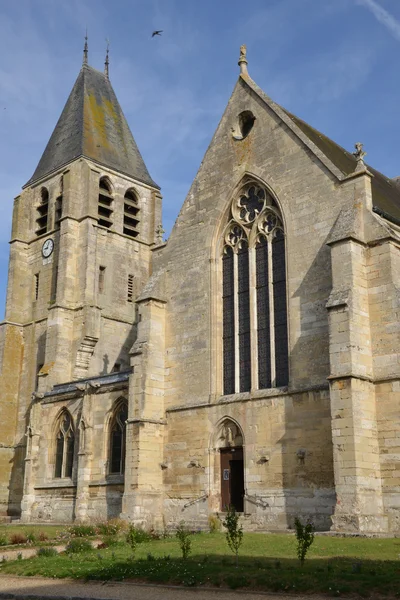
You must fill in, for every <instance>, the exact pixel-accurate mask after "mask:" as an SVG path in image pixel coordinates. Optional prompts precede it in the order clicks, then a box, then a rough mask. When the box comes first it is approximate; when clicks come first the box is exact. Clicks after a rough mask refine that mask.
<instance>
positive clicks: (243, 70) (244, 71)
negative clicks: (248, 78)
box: [238, 44, 248, 75]
mask: <svg viewBox="0 0 400 600" xmlns="http://www.w3.org/2000/svg"><path fill="white" fill-rule="evenodd" d="M246 53H247V48H246V45H245V44H242V45H241V46H240V56H239V62H238V65H239V67H240V74H241V75H247V74H248V73H247V64H248V63H247V58H246Z"/></svg>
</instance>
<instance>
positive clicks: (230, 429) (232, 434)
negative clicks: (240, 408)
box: [219, 421, 243, 448]
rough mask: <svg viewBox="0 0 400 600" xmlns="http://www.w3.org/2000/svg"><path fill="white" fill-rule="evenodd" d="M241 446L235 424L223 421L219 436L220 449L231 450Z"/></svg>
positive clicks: (240, 437)
mask: <svg viewBox="0 0 400 600" xmlns="http://www.w3.org/2000/svg"><path fill="white" fill-rule="evenodd" d="M242 444H243V440H242V435H241V433H240V431H239V429H238V427H237V425H235V423H233V422H232V421H225V422H224V423H223V425H222V426H221V433H220V436H219V446H220V447H221V448H231V447H235V446H238V447H239V446H241V445H242Z"/></svg>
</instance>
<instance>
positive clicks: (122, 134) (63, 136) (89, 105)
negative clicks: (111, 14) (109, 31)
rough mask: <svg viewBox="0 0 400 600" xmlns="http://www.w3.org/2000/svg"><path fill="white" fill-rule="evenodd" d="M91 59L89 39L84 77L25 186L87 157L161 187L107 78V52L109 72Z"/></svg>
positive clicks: (78, 82)
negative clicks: (148, 166) (88, 57)
mask: <svg viewBox="0 0 400 600" xmlns="http://www.w3.org/2000/svg"><path fill="white" fill-rule="evenodd" d="M87 55H88V48H87V35H86V37H85V47H84V53H83V64H82V68H81V70H80V73H79V75H78V77H77V79H76V81H75V84H74V86H73V88H72V91H71V93H70V95H69V98H68V100H67V102H66V104H65V106H64V109H63V111H62V113H61V116H60V118H59V120H58V123H57V125H56V126H55V129H54V131H53V133H52V135H51V137H50V140H49V142H48V144H47V146H46V149H45V151H44V152H43V155H42V157H41V159H40V161H39V164H38V166H37V167H36V170H35V172H34V174H33V175H32V177H31V178H30V179H29V181H28V182H27V183H26V184H25V186H24V187H26V186H28V185H31V184H32V183H35V182H36V181H38V180H39V179H42V178H43V177H45V176H47V175H50V173H53V172H54V171H56V170H57V169H59V168H61V167H63V166H64V165H67V164H69V163H71V162H72V161H73V160H76V159H77V158H79V157H86V158H88V159H89V160H93V161H94V162H96V163H98V164H100V165H103V166H105V167H109V168H111V169H114V170H115V171H118V172H119V173H122V174H125V175H128V176H130V177H132V178H134V179H137V180H138V181H141V182H142V183H146V184H148V185H150V186H152V187H156V188H159V186H158V185H157V184H156V183H155V182H154V181H153V180H152V178H151V177H150V174H149V172H148V170H147V168H146V165H145V163H144V161H143V158H142V156H141V154H140V152H139V149H138V147H137V145H136V142H135V140H134V138H133V135H132V133H131V131H130V129H129V125H128V123H127V121H126V118H125V116H124V113H123V112H122V109H121V107H120V105H119V102H118V100H117V97H116V95H115V92H114V90H113V88H112V86H111V83H110V81H109V79H108V52H107V60H106V72H105V73H101V72H100V71H97V69H94V68H93V67H91V66H89V65H88V64H87Z"/></svg>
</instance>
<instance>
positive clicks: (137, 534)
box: [127, 524, 153, 545]
mask: <svg viewBox="0 0 400 600" xmlns="http://www.w3.org/2000/svg"><path fill="white" fill-rule="evenodd" d="M127 535H129V536H130V537H134V538H135V540H136V544H142V543H143V542H150V541H151V540H152V539H153V538H152V535H151V533H149V532H148V531H145V530H144V529H142V528H141V527H135V526H134V525H132V524H131V525H129V528H128V533H127ZM128 543H129V545H130V542H128Z"/></svg>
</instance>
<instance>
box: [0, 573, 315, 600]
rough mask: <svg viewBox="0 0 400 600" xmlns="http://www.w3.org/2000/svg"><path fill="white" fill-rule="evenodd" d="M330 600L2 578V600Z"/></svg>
mask: <svg viewBox="0 0 400 600" xmlns="http://www.w3.org/2000/svg"><path fill="white" fill-rule="evenodd" d="M240 596H242V598H243V600H266V598H268V596H269V597H270V598H271V600H310V598H312V600H326V598H323V597H322V596H311V597H310V596H294V595H290V596H289V595H283V594H259V593H252V592H233V591H232V590H215V591H214V590H204V589H201V588H198V589H185V588H178V587H173V586H151V585H138V584H134V583H111V582H110V583H104V584H102V583H93V582H90V583H78V582H76V581H75V580H73V579H46V578H44V577H9V576H6V575H0V600H5V599H7V600H8V599H12V598H14V599H19V598H20V599H21V600H22V599H23V598H24V597H25V598H26V599H27V600H28V598H29V600H35V599H37V600H39V599H40V600H64V599H65V600H67V599H68V600H83V599H85V600H88V599H93V600H94V599H96V600H228V598H229V599H230V598H232V599H235V600H239V598H240Z"/></svg>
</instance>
